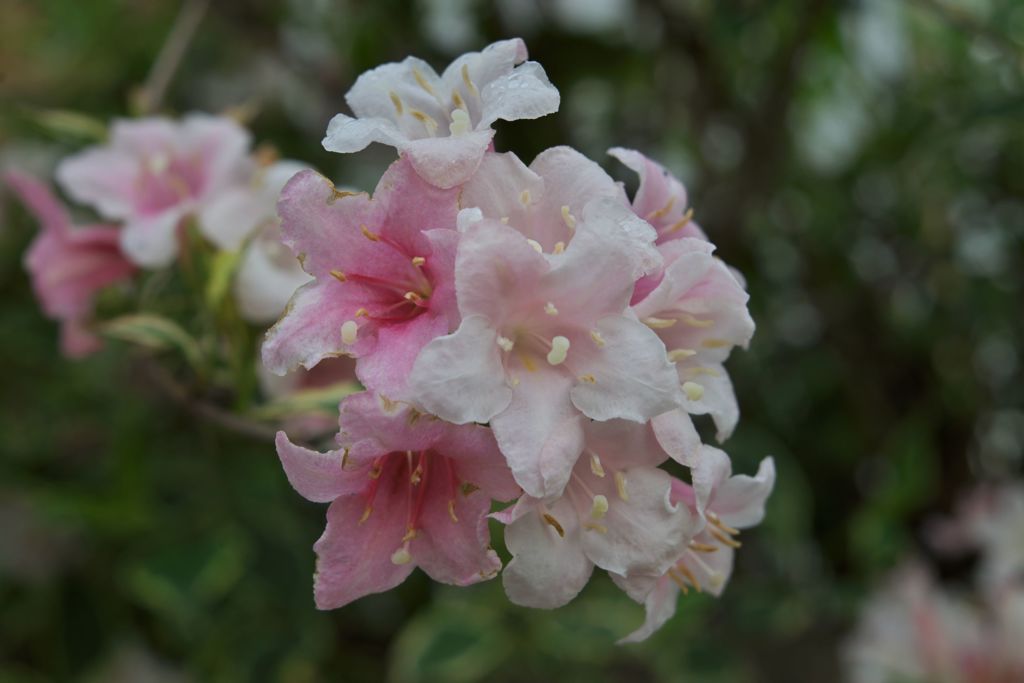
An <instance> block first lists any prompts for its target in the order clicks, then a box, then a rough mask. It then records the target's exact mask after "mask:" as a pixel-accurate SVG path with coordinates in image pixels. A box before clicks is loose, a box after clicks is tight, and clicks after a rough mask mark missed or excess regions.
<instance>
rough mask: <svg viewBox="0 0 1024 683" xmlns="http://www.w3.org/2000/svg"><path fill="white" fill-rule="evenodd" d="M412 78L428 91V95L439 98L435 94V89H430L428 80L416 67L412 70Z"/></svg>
mask: <svg viewBox="0 0 1024 683" xmlns="http://www.w3.org/2000/svg"><path fill="white" fill-rule="evenodd" d="M412 77H413V78H415V79H416V82H417V83H418V84H419V86H420V87H421V88H423V89H424V90H426V91H427V94H428V95H432V96H434V97H437V94H436V93H434V89H433V88H432V87H430V84H429V83H427V80H426V79H425V78H423V74H421V73H420V70H419V69H417V68H416V67H413V69H412Z"/></svg>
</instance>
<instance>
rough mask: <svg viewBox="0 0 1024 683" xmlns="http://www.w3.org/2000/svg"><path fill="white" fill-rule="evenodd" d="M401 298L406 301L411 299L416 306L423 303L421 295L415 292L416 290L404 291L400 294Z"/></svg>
mask: <svg viewBox="0 0 1024 683" xmlns="http://www.w3.org/2000/svg"><path fill="white" fill-rule="evenodd" d="M402 298H403V299H405V300H406V301H411V302H412V303H414V304H416V305H417V306H421V305H423V297H422V296H420V295H419V294H417V293H416V292H406V293H405V294H403V295H402Z"/></svg>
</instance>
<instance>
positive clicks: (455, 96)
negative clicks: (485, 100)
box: [452, 90, 468, 110]
mask: <svg viewBox="0 0 1024 683" xmlns="http://www.w3.org/2000/svg"><path fill="white" fill-rule="evenodd" d="M452 104H454V105H455V106H456V107H458V108H459V109H463V110H465V109H467V108H468V107H466V103H465V102H464V101H463V99H462V95H460V94H459V91H458V90H452Z"/></svg>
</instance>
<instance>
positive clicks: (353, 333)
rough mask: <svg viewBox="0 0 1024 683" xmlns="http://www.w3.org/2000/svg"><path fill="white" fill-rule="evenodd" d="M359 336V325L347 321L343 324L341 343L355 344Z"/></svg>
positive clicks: (352, 321)
mask: <svg viewBox="0 0 1024 683" xmlns="http://www.w3.org/2000/svg"><path fill="white" fill-rule="evenodd" d="M358 335H359V325H358V324H357V323H356V321H355V320H346V321H345V322H343V323H342V324H341V343H342V344H346V345H349V344H355V343H356V337H357V336H358Z"/></svg>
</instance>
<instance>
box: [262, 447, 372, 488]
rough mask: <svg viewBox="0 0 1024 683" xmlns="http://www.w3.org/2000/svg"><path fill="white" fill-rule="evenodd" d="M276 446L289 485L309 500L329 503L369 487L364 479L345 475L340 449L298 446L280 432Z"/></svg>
mask: <svg viewBox="0 0 1024 683" xmlns="http://www.w3.org/2000/svg"><path fill="white" fill-rule="evenodd" d="M275 443H276V445H277V456H278V457H279V458H280V459H281V466H282V467H284V473H285V474H286V475H287V476H288V483H290V484H291V485H292V488H293V489H295V490H296V491H298V493H299V495H300V496H302V497H303V498H305V499H306V500H310V501H313V502H314V503H329V502H331V501H333V500H334V499H335V498H338V497H339V496H343V495H349V494H354V493H358V492H359V491H360V490H362V488H363V487H364V486H365V485H366V479H365V477H361V476H360V477H356V476H352V475H351V474H350V473H348V472H345V470H344V469H343V467H342V451H341V450H336V451H328V452H326V453H319V452H317V451H312V450H310V449H308V448H303V447H302V446H296V445H295V444H293V443H292V442H291V441H289V440H288V436H287V435H286V434H285V433H284V432H278V433H277V439H276V441H275Z"/></svg>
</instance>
